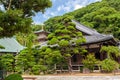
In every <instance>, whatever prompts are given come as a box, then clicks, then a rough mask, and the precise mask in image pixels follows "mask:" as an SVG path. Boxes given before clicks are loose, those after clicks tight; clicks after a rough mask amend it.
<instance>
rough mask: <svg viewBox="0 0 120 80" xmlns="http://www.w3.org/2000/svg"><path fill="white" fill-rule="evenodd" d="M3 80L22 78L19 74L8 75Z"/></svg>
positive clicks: (19, 79) (20, 79) (21, 79)
mask: <svg viewBox="0 0 120 80" xmlns="http://www.w3.org/2000/svg"><path fill="white" fill-rule="evenodd" d="M5 80H23V78H22V76H21V75H19V74H10V75H8V76H7V77H6V78H5Z"/></svg>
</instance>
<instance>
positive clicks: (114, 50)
mask: <svg viewBox="0 0 120 80" xmlns="http://www.w3.org/2000/svg"><path fill="white" fill-rule="evenodd" d="M100 52H106V53H107V54H108V58H111V59H113V56H112V55H115V56H116V57H118V56H120V49H119V48H118V47H116V46H103V47H102V48H101V50H100Z"/></svg>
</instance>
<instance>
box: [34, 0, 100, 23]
mask: <svg viewBox="0 0 120 80" xmlns="http://www.w3.org/2000/svg"><path fill="white" fill-rule="evenodd" d="M51 1H52V7H51V8H47V9H46V11H45V13H44V14H42V13H40V12H39V13H37V14H36V15H35V16H34V17H33V18H32V19H33V21H34V22H33V23H34V24H43V22H44V21H46V20H47V19H49V18H51V17H54V16H60V15H63V14H65V13H68V12H71V11H74V10H76V9H79V8H82V7H84V6H86V5H88V4H90V3H94V2H97V1H100V0H51Z"/></svg>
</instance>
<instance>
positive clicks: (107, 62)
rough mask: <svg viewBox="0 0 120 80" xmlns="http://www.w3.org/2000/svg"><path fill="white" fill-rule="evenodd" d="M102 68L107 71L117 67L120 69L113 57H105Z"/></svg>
mask: <svg viewBox="0 0 120 80" xmlns="http://www.w3.org/2000/svg"><path fill="white" fill-rule="evenodd" d="M101 67H102V70H105V71H107V72H112V71H113V70H115V69H118V67H119V65H118V63H117V62H115V61H114V60H112V59H105V60H103V61H102V62H101Z"/></svg>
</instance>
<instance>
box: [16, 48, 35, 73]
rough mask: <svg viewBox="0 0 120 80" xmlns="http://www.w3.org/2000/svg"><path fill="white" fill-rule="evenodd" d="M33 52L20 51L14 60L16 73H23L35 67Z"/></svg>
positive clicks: (27, 50)
mask: <svg viewBox="0 0 120 80" xmlns="http://www.w3.org/2000/svg"><path fill="white" fill-rule="evenodd" d="M33 53H34V50H29V49H28V48H26V49H24V50H22V51H21V52H20V53H19V54H18V55H17V56H16V57H15V58H16V71H17V72H19V73H23V72H25V71H26V70H29V69H31V68H32V66H33V65H35V59H34V56H33Z"/></svg>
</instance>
